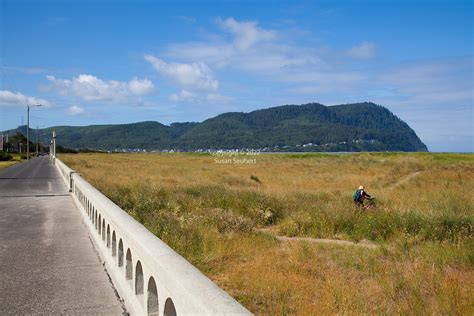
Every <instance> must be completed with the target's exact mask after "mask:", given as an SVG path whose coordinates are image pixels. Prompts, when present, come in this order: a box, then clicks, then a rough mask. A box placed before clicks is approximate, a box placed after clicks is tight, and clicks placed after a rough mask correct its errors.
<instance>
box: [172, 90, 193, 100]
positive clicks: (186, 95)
mask: <svg viewBox="0 0 474 316" xmlns="http://www.w3.org/2000/svg"><path fill="white" fill-rule="evenodd" d="M195 97H196V94H194V93H192V92H189V91H187V90H181V92H180V93H178V94H176V93H173V94H171V95H170V96H169V98H168V99H169V100H170V101H174V102H183V101H189V100H192V99H194V98H195Z"/></svg>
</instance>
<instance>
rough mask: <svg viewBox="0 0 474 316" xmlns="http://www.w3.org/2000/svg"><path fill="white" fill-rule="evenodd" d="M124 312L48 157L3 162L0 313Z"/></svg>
mask: <svg viewBox="0 0 474 316" xmlns="http://www.w3.org/2000/svg"><path fill="white" fill-rule="evenodd" d="M38 313H41V314H52V313H54V314H83V315H84V314H86V315H90V314H101V315H104V314H107V315H121V314H122V313H124V309H123V307H122V304H121V303H120V301H119V299H118V297H117V296H116V294H115V291H114V288H113V286H112V284H111V283H110V281H109V278H108V276H107V273H106V272H105V270H104V268H103V266H102V263H101V261H100V260H99V257H98V255H97V253H96V251H95V249H94V246H93V244H92V242H91V240H90V239H89V235H88V232H87V230H86V227H85V226H84V224H83V222H82V217H81V216H80V212H79V210H78V209H77V207H76V206H75V204H74V202H73V200H72V197H71V196H70V195H69V193H68V192H67V187H66V185H65V184H64V181H63V180H62V179H61V178H60V175H59V172H58V171H57V169H56V167H55V166H54V165H52V164H51V161H50V160H49V158H48V157H39V158H35V159H32V160H30V162H23V163H20V164H17V165H14V166H11V167H9V168H6V169H0V315H5V314H14V315H18V314H38Z"/></svg>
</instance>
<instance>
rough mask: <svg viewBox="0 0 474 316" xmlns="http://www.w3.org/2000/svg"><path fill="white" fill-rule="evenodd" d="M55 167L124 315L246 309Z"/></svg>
mask: <svg viewBox="0 0 474 316" xmlns="http://www.w3.org/2000/svg"><path fill="white" fill-rule="evenodd" d="M56 166H57V167H58V169H59V171H60V172H61V175H62V177H63V179H64V181H65V182H66V185H68V186H69V187H70V189H71V190H72V191H71V192H73V197H74V199H75V201H76V203H77V204H78V206H79V209H81V210H82V215H83V218H84V222H85V223H86V226H87V228H88V229H89V230H90V235H91V237H92V239H93V241H94V243H95V245H96V247H97V249H98V251H99V254H100V257H101V259H102V260H103V262H104V264H105V267H106V269H107V271H108V273H109V275H110V277H111V279H112V282H113V284H114V286H115V288H116V289H117V292H118V293H119V295H120V298H121V299H123V301H124V304H125V307H126V308H127V310H128V312H129V313H130V314H132V315H190V314H192V315H249V314H250V312H249V311H248V310H246V309H245V308H244V307H243V306H241V305H240V304H239V303H237V301H235V300H234V299H233V298H232V297H230V296H229V295H228V294H227V293H226V292H224V291H223V290H222V289H220V288H219V287H218V286H217V285H216V284H214V283H213V282H212V281H211V280H210V279H208V278H207V277H206V276H205V275H204V274H202V273H201V272H200V271H199V270H198V269H196V268H195V267H194V266H193V265H192V264H190V263H189V262H188V261H186V260H185V259H184V258H183V257H181V256H180V255H178V254H177V253H176V252H175V251H174V250H173V249H171V248H170V247H169V246H168V245H166V244H165V243H164V242H162V241H161V240H160V239H159V238H157V237H156V236H155V235H153V234H152V233H150V232H149V231H148V230H147V229H146V228H145V227H144V226H143V225H141V224H140V223H138V222H137V221H135V220H134V219H133V218H132V217H131V216H130V215H128V214H127V213H126V212H125V211H124V210H122V209H121V208H120V207H118V206H117V205H116V204H114V203H113V202H112V201H111V200H109V199H108V198H107V197H106V196H104V195H103V194H102V193H100V192H99V191H98V190H97V189H95V188H94V187H93V186H92V185H90V184H89V183H88V182H87V181H85V180H84V179H83V178H82V177H81V176H80V175H79V174H77V173H75V172H74V171H73V170H72V169H70V168H69V167H67V166H66V165H65V164H64V163H63V162H61V161H60V160H59V159H56Z"/></svg>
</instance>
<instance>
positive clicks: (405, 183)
mask: <svg viewBox="0 0 474 316" xmlns="http://www.w3.org/2000/svg"><path fill="white" fill-rule="evenodd" d="M60 158H61V159H62V160H63V161H64V162H65V163H66V164H68V165H69V166H71V167H72V168H73V169H76V170H77V171H79V172H80V173H81V174H82V175H83V176H84V177H85V178H86V179H87V180H89V181H90V182H91V183H92V184H94V185H95V186H96V187H97V188H99V189H100V190H101V191H102V192H104V194H106V195H107V196H109V197H110V198H111V199H112V200H114V201H115V202H116V203H117V204H119V205H120V206H121V207H122V208H124V209H125V210H126V211H128V212H129V213H130V214H131V215H132V216H134V217H135V218H136V219H137V220H139V221H140V222H141V223H143V224H144V225H145V226H146V227H147V228H148V229H150V231H151V232H153V233H155V234H156V235H157V236H158V237H160V238H161V239H163V240H164V241H165V242H167V243H168V244H169V245H171V246H172V247H173V248H174V249H176V250H177V251H178V252H179V253H180V254H182V255H183V256H184V257H186V258H187V259H188V260H189V261H191V262H192V263H193V264H195V265H196V266H197V267H198V268H199V269H201V271H203V272H204V273H205V274H207V275H208V276H209V277H210V278H211V279H213V280H214V281H215V282H216V283H217V284H219V286H221V287H222V288H224V289H225V290H227V291H228V292H229V293H230V294H231V295H233V296H234V297H235V298H236V299H237V300H239V301H240V302H241V303H242V304H244V305H245V306H246V307H247V308H249V309H250V310H251V311H252V312H254V313H256V314H262V315H275V314H278V315H281V314H299V315H311V314H336V313H337V314H339V313H346V314H354V313H356V314H361V313H363V314H366V313H371V314H372V313H377V314H386V313H391V314H392V313H396V314H407V313H408V314H466V315H471V314H473V312H474V305H473V304H474V303H473V299H472V297H473V294H474V292H473V288H474V286H473V285H474V284H473V283H474V273H473V269H472V267H473V264H474V255H473V254H474V242H473V238H472V237H473V232H472V223H473V215H474V195H473V194H472V192H471V191H472V187H474V156H473V155H454V154H453V155H448V154H353V155H321V154H315V155H260V156H257V157H256V164H217V163H215V159H216V157H212V156H208V155H196V154H78V155H62V156H61V157H60ZM224 158H225V157H224ZM241 158H242V157H238V159H241ZM246 158H251V159H253V158H255V157H246ZM218 159H223V158H218ZM112 175H114V176H113V177H112ZM359 184H364V185H365V186H366V188H367V191H368V192H369V193H371V194H372V195H374V196H376V197H377V201H378V202H377V203H378V207H377V209H375V210H370V211H367V212H361V211H360V210H357V209H355V208H354V206H353V205H352V202H351V195H352V193H353V190H354V189H355V188H356V187H357V186H358V185H359ZM261 227H271V228H272V229H271V230H270V231H277V232H278V233H279V234H283V235H287V236H309V237H316V238H335V239H352V240H360V239H371V240H372V241H374V242H377V243H378V244H379V247H378V248H377V249H375V250H374V249H364V248H359V247H351V246H337V245H318V244H314V243H307V242H298V243H294V242H292V243H287V242H280V241H278V240H276V239H275V238H274V237H273V236H272V234H270V233H266V232H260V231H258V230H256V228H261Z"/></svg>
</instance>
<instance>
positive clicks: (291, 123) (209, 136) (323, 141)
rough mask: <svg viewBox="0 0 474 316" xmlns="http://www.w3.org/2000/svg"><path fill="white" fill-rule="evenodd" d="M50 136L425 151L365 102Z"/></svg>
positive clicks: (75, 143) (125, 143) (136, 145)
mask: <svg viewBox="0 0 474 316" xmlns="http://www.w3.org/2000/svg"><path fill="white" fill-rule="evenodd" d="M23 129H24V132H26V128H23ZM52 130H55V131H56V133H57V135H58V138H57V143H58V144H60V145H62V146H65V147H69V148H89V149H97V150H120V149H144V150H148V151H150V150H171V149H173V150H182V151H195V150H207V149H242V148H252V149H261V150H267V151H427V147H426V146H425V144H423V142H421V140H420V139H419V138H418V136H417V135H416V133H415V132H414V131H413V129H411V128H410V127H409V126H408V124H406V123H405V122H404V121H402V120H401V119H400V118H398V117H397V116H395V115H394V114H392V113H391V112H390V111H389V110H388V109H386V108H384V107H383V106H380V105H376V104H374V103H370V102H364V103H355V104H343V105H335V106H325V105H322V104H319V103H309V104H303V105H283V106H277V107H271V108H267V109H262V110H256V111H252V112H248V113H243V112H228V113H223V114H220V115H217V116H215V117H213V118H210V119H207V120H205V121H203V122H201V123H194V122H186V123H172V124H171V125H169V126H167V125H163V124H161V123H159V122H153V121H146V122H140V123H132V124H118V125H90V126H79V127H73V126H55V127H50V128H46V129H42V130H41V132H40V134H42V135H44V134H45V133H46V134H48V133H50V132H51V131H52ZM11 132H13V131H11ZM33 133H34V131H33ZM33 135H34V134H33ZM42 140H43V141H47V140H46V139H42Z"/></svg>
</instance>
